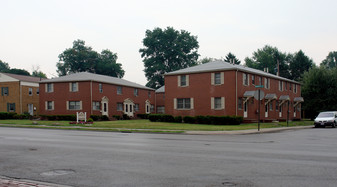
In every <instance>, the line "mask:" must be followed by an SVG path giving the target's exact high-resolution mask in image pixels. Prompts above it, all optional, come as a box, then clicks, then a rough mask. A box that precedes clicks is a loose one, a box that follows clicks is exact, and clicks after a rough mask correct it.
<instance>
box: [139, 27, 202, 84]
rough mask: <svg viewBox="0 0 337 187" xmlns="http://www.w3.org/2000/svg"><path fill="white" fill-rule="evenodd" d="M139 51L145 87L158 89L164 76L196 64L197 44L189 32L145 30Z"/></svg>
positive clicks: (158, 29) (171, 29) (194, 37)
mask: <svg viewBox="0 0 337 187" xmlns="http://www.w3.org/2000/svg"><path fill="white" fill-rule="evenodd" d="M143 45H144V48H142V49H140V50H139V52H140V53H141V57H142V58H144V59H143V62H144V67H145V69H144V72H145V76H146V78H147V80H148V83H147V84H146V86H148V87H151V88H155V89H156V88H159V87H161V86H163V85H164V76H163V75H164V74H165V73H167V72H171V71H175V70H179V69H182V68H187V67H190V66H194V65H196V64H197V60H198V57H199V54H198V48H199V43H198V41H197V37H196V36H192V35H191V34H190V33H189V32H187V31H184V30H181V31H177V30H175V29H173V28H172V27H167V28H166V29H165V30H162V29H161V28H155V29H154V30H153V31H151V30H147V31H146V34H145V38H144V39H143Z"/></svg>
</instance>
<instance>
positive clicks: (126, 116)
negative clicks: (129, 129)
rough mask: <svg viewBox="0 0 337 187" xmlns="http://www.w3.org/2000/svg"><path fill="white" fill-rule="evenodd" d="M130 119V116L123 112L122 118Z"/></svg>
mask: <svg viewBox="0 0 337 187" xmlns="http://www.w3.org/2000/svg"><path fill="white" fill-rule="evenodd" d="M129 119H131V118H130V116H128V115H127V114H123V120H129Z"/></svg>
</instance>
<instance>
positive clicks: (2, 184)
mask: <svg viewBox="0 0 337 187" xmlns="http://www.w3.org/2000/svg"><path fill="white" fill-rule="evenodd" d="M0 187H71V186H66V185H60V184H52V183H47V182H40V181H32V180H25V179H13V178H9V177H4V176H0Z"/></svg>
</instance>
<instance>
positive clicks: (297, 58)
mask: <svg viewBox="0 0 337 187" xmlns="http://www.w3.org/2000/svg"><path fill="white" fill-rule="evenodd" d="M313 66H314V63H313V61H312V59H310V58H309V57H307V56H306V55H305V54H304V53H303V51H302V50H300V51H298V52H297V53H295V54H294V55H293V56H292V59H291V61H290V63H289V70H290V74H291V77H290V78H291V79H293V80H297V81H298V80H300V78H301V75H302V74H303V73H304V72H306V71H308V70H309V69H310V68H312V67H313Z"/></svg>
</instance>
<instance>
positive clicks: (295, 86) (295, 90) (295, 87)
mask: <svg viewBox="0 0 337 187" xmlns="http://www.w3.org/2000/svg"><path fill="white" fill-rule="evenodd" d="M294 93H297V85H296V84H294Z"/></svg>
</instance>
